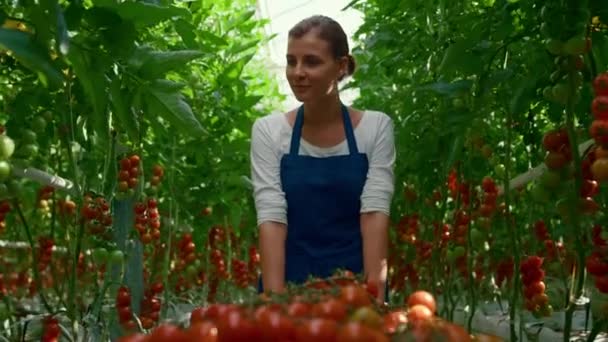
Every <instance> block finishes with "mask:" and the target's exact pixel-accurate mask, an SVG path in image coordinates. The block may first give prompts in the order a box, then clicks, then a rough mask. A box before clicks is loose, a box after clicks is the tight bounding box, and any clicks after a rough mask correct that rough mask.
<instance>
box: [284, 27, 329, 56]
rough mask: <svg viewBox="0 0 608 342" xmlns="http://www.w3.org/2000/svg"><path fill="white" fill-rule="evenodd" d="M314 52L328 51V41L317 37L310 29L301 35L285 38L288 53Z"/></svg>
mask: <svg viewBox="0 0 608 342" xmlns="http://www.w3.org/2000/svg"><path fill="white" fill-rule="evenodd" d="M306 51H308V52H312V51H314V52H316V53H330V49H329V43H328V42H327V41H325V40H324V39H322V38H321V37H319V35H318V33H317V32H314V30H310V31H309V32H307V33H305V34H304V35H302V36H301V37H289V39H288V40H287V52H288V54H290V53H291V54H293V53H298V54H300V53H304V52H306Z"/></svg>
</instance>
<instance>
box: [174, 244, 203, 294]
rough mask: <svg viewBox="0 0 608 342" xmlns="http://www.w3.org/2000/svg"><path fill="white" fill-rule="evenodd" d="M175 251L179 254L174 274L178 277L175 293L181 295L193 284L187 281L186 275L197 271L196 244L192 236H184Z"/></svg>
mask: <svg viewBox="0 0 608 342" xmlns="http://www.w3.org/2000/svg"><path fill="white" fill-rule="evenodd" d="M175 250H176V252H177V262H176V263H175V269H174V271H175V272H173V274H174V275H175V276H176V277H177V281H176V283H175V291H176V292H178V293H180V292H182V291H185V290H187V289H188V288H190V286H191V284H190V282H188V281H187V280H186V275H187V274H188V273H191V272H189V270H194V271H196V266H195V264H196V263H197V262H198V261H197V258H198V257H197V254H196V244H195V243H194V241H193V240H192V234H190V233H184V234H182V237H181V238H180V239H179V241H177V246H176V249H175ZM183 271H186V272H183Z"/></svg>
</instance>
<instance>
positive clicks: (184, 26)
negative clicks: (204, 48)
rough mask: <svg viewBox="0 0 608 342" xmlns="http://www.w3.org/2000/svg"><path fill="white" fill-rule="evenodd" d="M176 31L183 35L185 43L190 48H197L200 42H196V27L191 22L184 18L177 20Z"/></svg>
mask: <svg viewBox="0 0 608 342" xmlns="http://www.w3.org/2000/svg"><path fill="white" fill-rule="evenodd" d="M175 31H176V32H177V34H179V36H180V37H182V41H183V42H184V44H185V45H186V46H187V47H188V48H190V49H196V48H197V46H198V44H197V42H196V33H195V32H196V27H194V25H192V24H191V23H189V22H187V21H186V20H183V19H178V20H176V21H175Z"/></svg>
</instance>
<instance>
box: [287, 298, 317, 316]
mask: <svg viewBox="0 0 608 342" xmlns="http://www.w3.org/2000/svg"><path fill="white" fill-rule="evenodd" d="M311 311H312V308H311V306H310V304H308V303H304V302H298V301H295V302H291V303H290V304H289V305H288V306H287V315H289V316H290V317H306V316H309V315H310V313H311Z"/></svg>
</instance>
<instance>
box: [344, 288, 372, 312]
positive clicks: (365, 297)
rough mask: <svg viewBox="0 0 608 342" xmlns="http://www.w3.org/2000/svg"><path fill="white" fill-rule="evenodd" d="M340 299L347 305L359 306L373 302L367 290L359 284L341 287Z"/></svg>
mask: <svg viewBox="0 0 608 342" xmlns="http://www.w3.org/2000/svg"><path fill="white" fill-rule="evenodd" d="M340 299H342V301H343V302H344V303H346V304H347V305H350V306H352V307H355V308H358V307H360V306H366V305H370V304H371V303H372V301H371V299H370V296H369V294H368V293H367V291H366V290H365V289H364V288H363V287H361V286H358V285H347V286H343V287H342V288H341V289H340Z"/></svg>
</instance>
